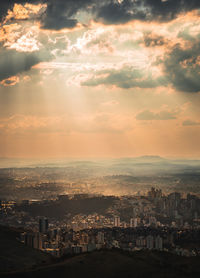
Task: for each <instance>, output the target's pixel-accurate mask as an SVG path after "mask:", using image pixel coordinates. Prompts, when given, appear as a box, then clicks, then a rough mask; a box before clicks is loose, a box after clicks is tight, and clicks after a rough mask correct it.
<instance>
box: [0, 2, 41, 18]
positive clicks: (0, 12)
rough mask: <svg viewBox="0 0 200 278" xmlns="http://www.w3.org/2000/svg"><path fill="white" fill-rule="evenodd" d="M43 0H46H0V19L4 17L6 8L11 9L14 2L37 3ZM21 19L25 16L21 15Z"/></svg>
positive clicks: (6, 11)
mask: <svg viewBox="0 0 200 278" xmlns="http://www.w3.org/2000/svg"><path fill="white" fill-rule="evenodd" d="M43 2H46V0H1V4H0V5H1V8H0V21H2V20H3V19H5V17H6V15H7V13H8V10H12V9H13V7H14V5H15V4H38V3H43ZM19 19H20V18H19ZM21 19H26V18H24V17H22V18H21Z"/></svg>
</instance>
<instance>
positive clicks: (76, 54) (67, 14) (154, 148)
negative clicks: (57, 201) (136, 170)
mask: <svg viewBox="0 0 200 278" xmlns="http://www.w3.org/2000/svg"><path fill="white" fill-rule="evenodd" d="M2 2H5V4H2V7H3V9H2V11H1V12H0V17H1V25H0V43H1V46H0V47H1V49H0V145H1V148H0V156H1V157H45V158H48V157H125V156H126V157H131V156H140V155H160V156H171V157H200V148H199V141H200V109H199V104H200V93H199V92H200V48H199V40H200V17H199V10H198V9H199V6H198V4H197V5H195V4H194V5H193V6H190V5H187V4H185V6H184V5H183V8H182V9H178V10H177V11H176V10H175V8H173V9H172V5H171V4H170V3H171V2H173V1H171V0H168V1H157V2H159V3H160V4H159V5H162V7H163V9H162V10H160V11H159V10H155V7H154V6H153V3H154V1H125V0H124V1H123V0H122V1H114V0H113V1H102V3H101V4H100V3H99V2H98V1H89V0H88V1H82V2H81V1H61V0H59V1H55V0H51V1H45V0H41V1H9V3H10V4H8V3H7V1H2ZM15 2H16V3H15ZM17 2H18V3H17ZM79 2H80V3H79ZM127 2H130V3H129V6H128V4H127ZM138 2H142V3H144V5H139V4H137V3H138ZM174 2H177V1H174ZM183 2H187V1H183ZM193 2H194V3H195V1H193ZM196 2H197V1H196ZM64 3H65V4H64ZM77 3H79V4H80V5H77ZM145 3H148V4H146V6H145ZM151 3H152V4H151ZM167 3H168V4H167ZM197 3H198V2H197ZM166 5H168V6H167V7H168V8H166V10H167V11H168V13H167V11H166V12H164V11H165V10H164V9H165V7H166ZM170 8H171V9H172V10H171V11H170ZM61 11H62V12H61ZM114 11H115V13H116V14H117V16H114V15H113V14H114ZM140 15H141V16H140ZM142 15H143V16H142Z"/></svg>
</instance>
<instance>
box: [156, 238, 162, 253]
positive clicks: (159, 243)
mask: <svg viewBox="0 0 200 278" xmlns="http://www.w3.org/2000/svg"><path fill="white" fill-rule="evenodd" d="M155 249H157V250H162V249H163V239H162V237H160V236H159V235H158V236H157V237H156V238H155Z"/></svg>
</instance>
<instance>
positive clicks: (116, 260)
mask: <svg viewBox="0 0 200 278" xmlns="http://www.w3.org/2000/svg"><path fill="white" fill-rule="evenodd" d="M199 262H200V259H199V258H197V257H195V258H182V257H178V256H175V255H171V254H167V253H161V252H135V253H132V254H129V253H126V252H121V251H116V250H114V251H97V252H93V253H89V254H82V255H79V256H76V257H72V258H69V259H66V260H65V261H63V262H60V263H57V264H53V265H51V266H44V267H39V268H37V269H35V270H31V271H25V272H18V273H12V274H7V275H3V276H0V277H7V278H14V277H17V278H18V277H19V278H33V277H34V278H37V277H42V278H46V277H48V278H51V277H73V278H81V277H88V278H90V277H91V278H94V277H95V278H100V277H101V278H102V277H104V278H106V277H107V278H110V277H112V278H113V277H116V278H117V277H119V278H124V277H134V278H139V277H142V278H145V277H148V278H149V277H154V278H157V277H159V278H161V277H164V278H169V277H170V278H184V277H192V278H195V277H200V269H199Z"/></svg>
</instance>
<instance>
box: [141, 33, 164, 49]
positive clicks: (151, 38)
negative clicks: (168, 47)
mask: <svg viewBox="0 0 200 278" xmlns="http://www.w3.org/2000/svg"><path fill="white" fill-rule="evenodd" d="M166 43H167V40H166V39H165V38H164V37H163V36H160V35H156V34H153V33H145V34H144V45H145V46H146V47H155V46H163V45H165V44H166Z"/></svg>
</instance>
